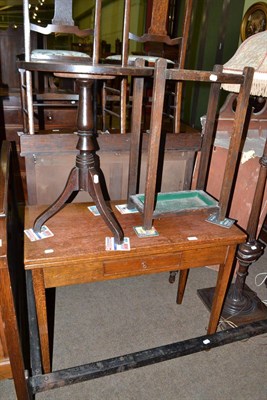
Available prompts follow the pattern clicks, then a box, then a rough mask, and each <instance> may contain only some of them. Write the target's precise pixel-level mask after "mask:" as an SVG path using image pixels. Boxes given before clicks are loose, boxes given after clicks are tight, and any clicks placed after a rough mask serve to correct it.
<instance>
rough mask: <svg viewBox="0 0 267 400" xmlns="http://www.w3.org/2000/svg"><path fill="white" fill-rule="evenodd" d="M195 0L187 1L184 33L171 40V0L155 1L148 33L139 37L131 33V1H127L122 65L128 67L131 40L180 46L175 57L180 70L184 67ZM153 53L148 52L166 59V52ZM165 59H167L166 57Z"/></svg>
mask: <svg viewBox="0 0 267 400" xmlns="http://www.w3.org/2000/svg"><path fill="white" fill-rule="evenodd" d="M192 5H193V0H186V4H185V13H184V22H183V32H182V36H180V37H176V38H171V37H170V36H169V34H168V32H167V29H166V26H167V21H168V11H169V0H153V4H152V12H151V22H150V27H149V28H148V32H147V33H144V34H143V35H142V36H137V35H135V34H133V33H131V32H130V8H131V0H125V10H124V12H125V13H124V26H123V42H122V64H123V65H127V62H128V53H129V40H134V41H136V42H139V43H149V42H150V43H157V44H162V45H164V44H165V45H167V46H178V52H177V55H176V56H175V62H176V63H177V66H179V67H180V68H183V67H184V62H185V54H186V46H187V41H188V36H189V28H190V21H191V14H192ZM156 53H157V54H155V53H153V51H148V55H156V56H160V57H164V50H162V51H161V52H156ZM164 58H165V57H164Z"/></svg>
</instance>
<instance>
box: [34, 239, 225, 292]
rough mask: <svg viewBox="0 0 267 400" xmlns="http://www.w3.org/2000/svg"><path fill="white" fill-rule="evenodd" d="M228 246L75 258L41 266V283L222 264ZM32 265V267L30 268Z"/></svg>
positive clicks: (55, 284)
mask: <svg viewBox="0 0 267 400" xmlns="http://www.w3.org/2000/svg"><path fill="white" fill-rule="evenodd" d="M228 247H229V246H215V247H213V248H210V247H208V248H198V249H191V250H184V251H179V252H171V253H163V254H162V253H161V254H154V255H147V256H146V255H143V256H137V257H133V256H131V255H130V253H129V255H128V254H127V256H126V255H125V257H123V258H119V259H117V260H114V259H107V260H99V259H98V260H96V261H93V262H92V261H88V260H78V261H76V262H71V263H70V265H68V264H67V263H64V264H59V265H57V266H55V265H54V266H45V267H43V268H41V269H42V270H43V276H44V286H45V288H49V287H58V286H67V285H76V284H80V283H85V282H88V283H89V282H96V281H103V280H111V279H119V278H127V277H131V276H138V275H146V274H154V273H160V272H166V271H167V272H168V271H173V270H183V269H188V268H195V267H204V266H209V265H217V264H224V263H225V260H226V257H227V254H228ZM35 269H39V268H36V267H35V268H34V269H33V272H34V270H35Z"/></svg>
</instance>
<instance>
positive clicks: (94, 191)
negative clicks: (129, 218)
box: [88, 168, 124, 243]
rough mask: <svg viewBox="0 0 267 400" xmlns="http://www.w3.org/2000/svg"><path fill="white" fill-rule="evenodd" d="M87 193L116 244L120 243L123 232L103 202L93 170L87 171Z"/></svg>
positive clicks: (96, 174)
mask: <svg viewBox="0 0 267 400" xmlns="http://www.w3.org/2000/svg"><path fill="white" fill-rule="evenodd" d="M88 192H89V194H90V195H91V197H92V199H93V200H94V202H95V204H96V207H97V209H98V211H99V212H100V214H101V216H102V218H103V219H104V221H105V222H106V224H107V226H108V227H109V229H110V230H111V231H112V232H113V234H114V237H115V241H116V243H122V242H123V236H124V234H123V230H122V229H121V227H120V225H119V223H118V221H117V220H116V218H115V217H114V215H113V213H112V211H111V210H110V208H109V207H108V205H107V203H106V202H105V199H104V197H103V194H102V189H101V186H100V182H99V176H98V173H97V171H96V170H95V169H94V168H90V169H89V170H88Z"/></svg>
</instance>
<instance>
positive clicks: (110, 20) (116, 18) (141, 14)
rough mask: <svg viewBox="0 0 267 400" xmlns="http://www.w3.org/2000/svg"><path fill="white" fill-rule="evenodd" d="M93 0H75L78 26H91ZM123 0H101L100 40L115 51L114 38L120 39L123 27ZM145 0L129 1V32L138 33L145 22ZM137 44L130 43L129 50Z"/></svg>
mask: <svg viewBox="0 0 267 400" xmlns="http://www.w3.org/2000/svg"><path fill="white" fill-rule="evenodd" d="M94 4H95V1H94V0H90V1H84V0H76V1H75V2H74V10H73V15H74V18H75V19H78V21H79V26H80V28H86V27H88V26H90V27H93V23H94V21H93V19H94ZM123 11H124V1H123V0H103V1H102V15H101V40H105V41H106V42H107V43H110V44H111V51H112V52H114V51H115V41H116V39H120V40H122V29H123ZM145 12H146V0H132V2H131V23H130V29H131V32H133V33H135V34H137V35H140V34H142V33H143V30H144V24H145V15H146V14H145ZM137 49H138V45H137V44H136V43H130V52H131V51H136V50H137Z"/></svg>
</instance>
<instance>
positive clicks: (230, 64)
mask: <svg viewBox="0 0 267 400" xmlns="http://www.w3.org/2000/svg"><path fill="white" fill-rule="evenodd" d="M244 67H253V68H254V70H255V72H254V77H253V83H252V87H251V91H250V94H251V95H253V96H262V97H267V31H264V32H260V33H257V34H255V35H252V36H250V37H249V38H248V39H247V40H245V41H244V42H243V43H242V44H241V46H240V47H239V48H238V49H237V51H236V53H235V54H234V55H233V57H232V58H231V59H230V60H229V61H227V63H226V64H224V66H223V72H228V73H232V74H242V72H243V68H244ZM222 87H223V89H224V90H227V91H229V92H239V89H240V85H230V84H224V85H222Z"/></svg>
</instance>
